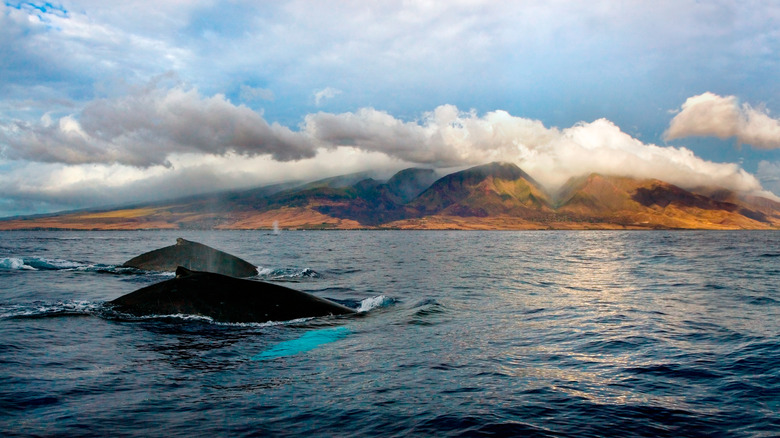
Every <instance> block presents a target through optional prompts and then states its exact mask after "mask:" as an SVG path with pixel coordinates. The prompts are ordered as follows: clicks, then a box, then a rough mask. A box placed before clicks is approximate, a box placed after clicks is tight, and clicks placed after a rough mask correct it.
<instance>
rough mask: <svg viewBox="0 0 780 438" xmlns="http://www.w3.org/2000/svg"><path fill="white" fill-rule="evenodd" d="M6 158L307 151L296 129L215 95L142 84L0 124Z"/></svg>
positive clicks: (83, 159)
mask: <svg viewBox="0 0 780 438" xmlns="http://www.w3.org/2000/svg"><path fill="white" fill-rule="evenodd" d="M3 145H4V147H3V152H4V155H5V156H6V158H9V159H14V160H30V161H38V162H53V163H67V164H83V163H106V164H111V163H117V164H124V165H128V166H138V167H149V166H154V165H161V164H162V165H168V164H169V163H168V157H169V156H170V155H171V154H174V153H186V152H195V153H202V154H213V155H224V154H227V153H235V154H238V155H245V156H256V155H269V156H271V157H273V158H274V159H275V160H277V161H289V160H298V159H302V158H308V157H312V156H314V154H315V151H314V148H313V147H312V146H311V144H310V143H309V142H308V141H307V139H305V138H302V137H301V135H300V134H298V133H296V132H293V131H291V130H290V129H289V128H287V127H284V126H281V125H279V124H277V123H273V124H269V123H268V122H266V120H265V119H264V118H263V117H262V116H261V115H260V114H258V113H256V112H254V111H252V110H251V109H249V108H247V107H245V106H243V105H239V106H236V105H234V104H232V103H231V102H229V101H228V100H227V99H226V98H225V97H224V96H223V95H220V94H217V95H214V96H212V97H204V96H202V95H200V94H199V93H198V91H197V90H195V89H185V88H183V87H179V86H177V87H174V88H171V89H161V88H158V87H155V86H149V87H145V88H143V89H140V90H137V91H136V92H135V93H132V94H128V95H126V96H122V97H119V98H114V99H98V100H94V101H92V102H90V103H88V104H87V105H86V106H85V107H84V109H83V110H82V111H81V112H80V114H78V115H68V116H64V117H62V118H59V119H58V120H56V121H51V120H49V118H47V117H44V118H43V119H42V120H41V121H39V122H36V123H26V122H23V121H18V120H17V121H14V122H13V123H6V124H3V125H0V147H1V146H3Z"/></svg>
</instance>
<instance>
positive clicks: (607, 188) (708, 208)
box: [556, 174, 780, 229]
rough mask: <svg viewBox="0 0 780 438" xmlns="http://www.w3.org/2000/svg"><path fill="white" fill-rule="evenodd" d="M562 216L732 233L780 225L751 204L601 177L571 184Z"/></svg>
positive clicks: (660, 184) (560, 197)
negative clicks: (740, 203)
mask: <svg viewBox="0 0 780 438" xmlns="http://www.w3.org/2000/svg"><path fill="white" fill-rule="evenodd" d="M767 201H769V200H767ZM769 202H771V201H769ZM770 209H771V206H770ZM556 212H557V213H558V215H564V219H565V220H568V221H578V222H592V223H612V224H617V225H624V226H649V227H660V228H708V229H730V228H767V227H773V226H777V225H780V221H773V220H772V219H771V216H769V215H767V214H764V213H761V212H760V211H756V210H754V209H751V208H750V207H749V206H748V205H747V204H744V205H738V204H736V203H734V202H726V201H720V200H716V199H712V198H710V197H707V196H704V195H701V194H696V193H693V192H690V191H687V190H684V189H682V188H680V187H677V186H675V185H672V184H669V183H665V182H663V181H659V180H654V179H646V180H637V179H632V178H626V177H614V176H609V177H608V176H603V175H598V174H591V175H589V176H587V177H582V178H577V179H573V180H571V181H569V182H568V183H567V184H566V185H565V186H564V187H563V188H562V190H561V191H560V193H559V195H558V208H557V209H556Z"/></svg>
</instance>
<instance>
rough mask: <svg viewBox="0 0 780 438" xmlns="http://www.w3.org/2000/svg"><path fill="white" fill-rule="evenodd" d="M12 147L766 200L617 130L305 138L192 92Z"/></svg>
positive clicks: (378, 123)
mask: <svg viewBox="0 0 780 438" xmlns="http://www.w3.org/2000/svg"><path fill="white" fill-rule="evenodd" d="M684 112H685V110H683V113H684ZM683 113H681V114H683ZM2 145H4V147H3V148H4V149H3V150H4V155H5V156H6V158H9V159H16V160H29V161H36V162H50V163H64V164H85V163H102V164H108V165H111V164H120V165H125V166H134V167H140V168H144V167H145V168H151V167H154V166H172V165H173V162H172V161H171V159H172V157H175V156H182V155H187V154H189V155H191V156H197V157H201V159H206V158H207V157H213V156H227V155H230V156H236V157H258V156H263V157H267V158H268V159H270V160H272V162H277V163H278V162H290V161H297V160H302V159H308V158H314V157H315V156H316V155H317V154H318V153H319V154H321V153H322V152H323V151H333V150H338V149H352V150H355V151H358V152H361V153H369V154H370V153H380V154H384V155H385V156H387V157H390V158H392V159H394V160H397V161H399V162H403V163H410V164H414V165H428V166H432V167H454V166H467V165H476V164H482V163H486V162H490V161H498V160H500V161H510V162H514V163H518V164H519V165H520V166H521V167H523V168H524V169H525V170H526V171H527V172H529V173H530V174H531V175H532V176H534V177H535V178H536V179H537V180H539V181H540V182H541V183H543V184H545V185H547V186H548V187H550V188H555V187H557V186H560V185H562V184H563V183H565V182H566V180H567V179H569V178H571V177H576V176H580V175H582V174H587V173H591V172H597V173H603V174H608V175H620V176H632V177H638V178H658V179H661V180H664V181H667V182H670V183H673V184H677V185H679V186H682V187H685V188H693V187H698V186H704V185H709V186H712V185H714V186H720V187H724V188H728V189H732V190H737V191H741V192H759V191H761V190H762V188H761V184H760V182H759V181H758V180H757V179H756V178H755V177H754V176H753V175H750V174H749V173H747V172H745V171H744V170H743V169H741V168H740V167H739V166H738V165H737V164H733V163H714V162H711V161H707V160H704V159H701V158H699V157H697V156H695V155H694V154H693V152H692V151H690V150H688V149H686V148H682V147H680V148H676V147H662V146H657V145H653V144H645V143H643V142H641V141H640V140H637V139H635V138H633V137H631V136H630V135H628V134H626V133H624V132H622V131H621V130H620V128H619V127H617V126H616V125H615V124H614V123H612V122H610V121H609V120H606V119H598V120H596V121H594V122H590V123H584V122H581V123H578V124H576V125H574V126H572V127H569V128H565V129H559V128H555V127H551V128H548V127H545V126H544V124H543V123H542V122H540V121H538V120H533V119H528V118H522V117H516V116H512V115H511V114H509V113H508V112H506V111H500V110H499V111H491V112H488V113H485V114H484V115H479V114H477V113H476V111H468V112H465V111H460V110H459V109H458V108H457V107H455V106H453V105H442V106H439V107H437V108H435V109H434V110H433V111H430V112H427V113H425V114H423V115H422V117H421V118H420V119H419V120H415V121H403V120H401V119H398V118H396V117H394V116H392V115H390V114H389V113H387V112H384V111H379V110H376V109H373V108H363V109H360V110H358V111H356V112H346V113H341V114H333V113H325V112H319V113H314V114H309V115H308V116H306V117H305V119H304V122H303V123H302V124H301V126H300V130H298V131H293V130H291V129H289V128H287V127H284V126H281V125H279V124H276V123H274V124H269V123H268V122H266V120H265V119H264V118H263V117H262V115H260V114H259V113H257V112H254V111H252V110H251V109H249V108H247V107H245V106H240V105H239V106H236V105H233V104H232V103H230V102H229V101H228V100H226V99H225V97H224V96H222V95H219V94H217V95H214V96H212V97H204V96H202V95H200V94H199V93H198V92H197V91H196V90H194V89H185V88H183V87H181V86H175V87H173V88H170V89H161V88H159V87H156V86H149V87H146V88H144V89H141V90H138V91H137V92H135V93H132V94H129V95H127V96H124V97H121V98H116V99H99V100H95V101H93V102H91V103H89V104H88V105H87V106H86V107H85V108H84V109H83V110H82V111H81V112H80V113H79V114H77V115H69V116H65V117H61V118H59V119H56V120H55V119H51V118H50V117H44V118H42V120H41V121H39V122H37V123H35V124H26V123H23V122H20V121H16V122H14V123H12V124H6V125H0V147H2Z"/></svg>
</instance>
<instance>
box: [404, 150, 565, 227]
mask: <svg viewBox="0 0 780 438" xmlns="http://www.w3.org/2000/svg"><path fill="white" fill-rule="evenodd" d="M407 207H408V210H407V211H409V212H410V214H412V215H414V216H428V215H444V216H460V217H469V216H473V217H488V216H496V215H511V216H516V217H523V218H534V217H539V216H540V214H543V213H547V212H550V211H551V204H550V199H549V197H548V196H547V194H546V193H545V192H544V190H543V189H541V187H540V186H539V184H538V183H536V181H534V179H533V178H531V177H530V176H529V175H528V174H526V173H525V172H523V171H522V170H521V169H520V168H519V167H517V166H516V165H514V164H509V163H490V164H486V165H483V166H477V167H472V168H470V169H467V170H463V171H460V172H456V173H453V174H450V175H447V176H445V177H443V178H441V179H439V180H438V181H436V182H435V183H434V184H433V185H431V187H429V188H428V189H427V190H425V191H424V192H422V193H421V194H420V195H419V196H418V197H417V198H416V199H414V200H413V201H412V202H410V203H409V204H408V206H407Z"/></svg>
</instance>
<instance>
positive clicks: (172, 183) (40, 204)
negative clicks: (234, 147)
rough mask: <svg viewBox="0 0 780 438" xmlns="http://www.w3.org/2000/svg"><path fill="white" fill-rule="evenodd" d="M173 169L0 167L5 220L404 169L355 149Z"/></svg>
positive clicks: (195, 159)
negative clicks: (294, 158)
mask: <svg viewBox="0 0 780 438" xmlns="http://www.w3.org/2000/svg"><path fill="white" fill-rule="evenodd" d="M170 161H171V164H172V165H171V167H163V166H153V167H148V168H137V167H129V166H124V165H120V164H80V165H66V164H61V163H31V162H22V163H18V164H17V165H16V166H15V167H14V168H10V167H9V166H8V165H2V163H1V162H0V169H2V170H3V171H2V172H0V193H2V196H0V217H4V216H10V215H21V214H31V213H37V212H42V211H46V212H52V211H61V210H72V209H76V208H84V207H100V206H118V205H119V206H121V205H129V204H133V203H141V202H152V201H159V200H165V199H173V198H177V197H182V196H189V195H198V194H203V193H213V192H216V191H221V190H230V189H241V188H251V187H258V186H263V185H269V184H275V183H279V182H290V181H307V180H311V179H318V178H325V177H330V176H337V175H342V174H345V173H354V172H364V171H369V170H374V171H377V170H378V171H380V172H381V173H382V174H385V175H387V174H391V173H392V172H394V171H397V170H400V169H402V168H404V167H406V166H405V165H404V164H403V163H400V162H399V161H398V160H394V159H392V158H390V157H388V156H387V155H384V154H380V153H367V152H360V151H356V150H354V149H351V148H342V149H337V150H321V151H319V153H318V154H317V156H316V157H314V158H307V159H303V160H300V161H287V162H282V163H280V162H277V161H274V160H273V159H272V158H271V157H269V156H256V157H245V156H240V155H235V154H230V153H229V154H226V155H220V156H216V155H210V156H203V155H198V154H174V155H172V156H171V157H170ZM30 175H37V177H36V178H30ZM388 176H389V175H388Z"/></svg>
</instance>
